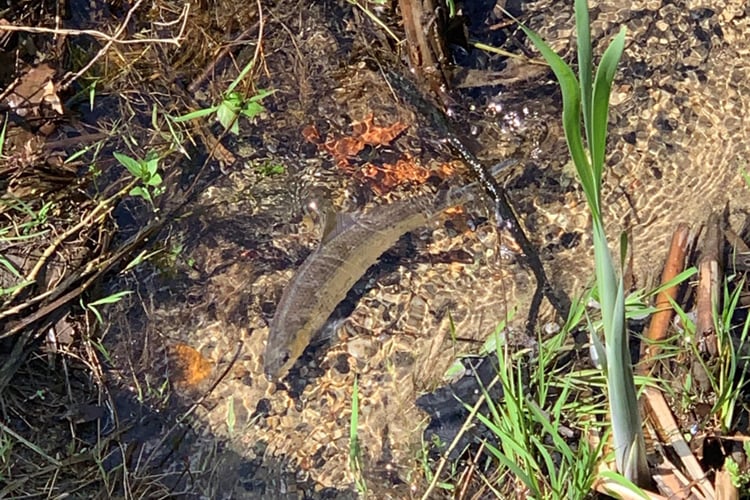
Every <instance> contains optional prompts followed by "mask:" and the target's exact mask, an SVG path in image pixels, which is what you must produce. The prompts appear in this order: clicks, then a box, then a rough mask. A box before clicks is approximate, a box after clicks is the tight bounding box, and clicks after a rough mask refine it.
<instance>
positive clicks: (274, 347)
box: [263, 330, 309, 381]
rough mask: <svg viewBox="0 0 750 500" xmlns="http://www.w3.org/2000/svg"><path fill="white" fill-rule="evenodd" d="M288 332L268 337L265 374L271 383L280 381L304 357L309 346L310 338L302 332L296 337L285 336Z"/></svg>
mask: <svg viewBox="0 0 750 500" xmlns="http://www.w3.org/2000/svg"><path fill="white" fill-rule="evenodd" d="M285 331H286V330H282V331H273V330H272V333H271V334H269V336H268V343H267V344H266V351H265V353H264V355H263V372H264V373H265V375H266V378H267V379H268V380H270V381H280V380H282V379H283V378H284V377H286V375H287V373H289V369H290V368H291V367H292V366H293V365H294V363H295V362H296V361H297V360H298V359H299V358H300V356H302V353H303V352H304V350H305V348H306V347H307V344H308V337H309V336H306V335H303V334H302V333H304V332H302V331H298V330H294V331H297V334H296V335H290V334H285Z"/></svg>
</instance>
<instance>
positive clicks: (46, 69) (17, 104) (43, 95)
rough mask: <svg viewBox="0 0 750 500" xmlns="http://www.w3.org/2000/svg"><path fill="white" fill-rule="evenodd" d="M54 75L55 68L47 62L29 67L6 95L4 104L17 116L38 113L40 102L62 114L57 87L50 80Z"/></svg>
mask: <svg viewBox="0 0 750 500" xmlns="http://www.w3.org/2000/svg"><path fill="white" fill-rule="evenodd" d="M54 76H55V70H54V69H53V68H52V67H51V66H49V65H48V64H40V65H39V66H36V67H33V68H30V69H29V70H28V71H27V72H26V73H25V74H24V75H23V76H21V78H20V79H19V80H18V81H17V83H16V84H15V86H14V87H13V90H11V91H10V93H9V94H8V95H7V97H6V98H5V104H7V105H8V107H10V109H12V110H13V111H15V112H16V114H17V115H18V116H28V115H30V114H39V107H40V106H41V105H42V104H47V105H49V106H50V107H51V108H52V109H53V110H54V111H55V112H56V113H59V114H62V113H63V109H62V103H61V102H60V98H59V97H58V96H57V87H56V85H55V83H54V82H53V81H52V79H53V77H54Z"/></svg>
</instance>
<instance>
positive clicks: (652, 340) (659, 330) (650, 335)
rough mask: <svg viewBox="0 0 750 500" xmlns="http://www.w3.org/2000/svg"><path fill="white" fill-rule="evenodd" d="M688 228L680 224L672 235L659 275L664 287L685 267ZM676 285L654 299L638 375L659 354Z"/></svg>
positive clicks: (665, 334)
mask: <svg viewBox="0 0 750 500" xmlns="http://www.w3.org/2000/svg"><path fill="white" fill-rule="evenodd" d="M689 233H690V227H689V226H688V225H687V224H685V223H680V224H678V225H677V227H676V228H675V230H674V233H672V243H671V245H670V247H669V255H668V256H667V262H666V264H665V265H664V271H663V272H662V275H661V283H662V285H664V284H665V283H668V282H670V281H672V280H673V279H674V278H675V277H676V276H677V275H678V274H680V273H681V272H682V270H683V268H684V265H685V255H686V253H687V247H688V236H689ZM677 288H678V287H677V285H675V286H671V287H669V288H667V289H664V290H662V291H661V292H659V295H657V297H656V312H655V313H654V314H652V315H651V321H650V323H649V325H648V330H647V332H646V339H647V342H644V343H643V345H642V346H641V362H640V364H639V365H638V366H637V367H636V371H637V373H639V374H642V375H643V374H647V373H648V372H649V371H650V370H651V368H652V367H653V364H654V361H653V360H654V358H655V357H656V355H657V354H658V352H659V346H658V345H656V342H660V341H662V340H664V339H665V338H666V337H667V329H668V327H669V323H670V321H671V320H672V314H674V310H673V309H672V304H671V302H673V301H674V300H675V299H676V297H677Z"/></svg>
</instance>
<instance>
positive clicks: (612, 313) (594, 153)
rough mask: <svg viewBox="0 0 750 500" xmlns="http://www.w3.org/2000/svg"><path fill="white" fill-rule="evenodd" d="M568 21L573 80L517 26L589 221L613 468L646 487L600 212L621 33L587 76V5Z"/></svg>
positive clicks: (620, 309)
mask: <svg viewBox="0 0 750 500" xmlns="http://www.w3.org/2000/svg"><path fill="white" fill-rule="evenodd" d="M575 16H576V32H577V37H578V78H576V75H575V73H574V72H573V70H572V69H571V68H570V66H569V65H568V64H567V63H565V61H563V59H562V58H561V57H560V56H559V55H557V54H556V53H555V52H554V51H553V50H552V49H551V48H550V47H549V45H547V44H546V43H545V42H544V41H543V40H542V39H541V38H540V37H539V36H537V35H536V34H535V33H534V32H533V31H531V30H530V29H528V28H526V27H525V26H523V25H521V28H522V29H523V30H524V33H526V35H527V36H528V37H529V39H530V40H531V41H532V42H533V43H534V45H535V46H536V47H537V49H539V51H540V52H541V54H542V56H543V57H544V59H545V60H546V61H547V62H548V63H549V65H550V67H551V68H552V71H553V72H554V73H555V76H556V77H557V80H558V82H559V84H560V88H561V90H562V99H563V112H562V120H563V129H564V131H565V139H566V141H567V144H568V149H569V151H570V154H571V157H572V158H573V162H574V164H575V167H576V172H577V174H578V179H579V182H580V183H581V186H582V188H583V192H584V195H585V197H586V201H587V203H588V207H589V211H590V212H591V217H592V222H593V235H594V260H595V276H596V290H597V292H598V298H599V303H600V305H601V313H602V327H603V330H604V339H605V346H602V345H601V341H599V338H598V334H597V333H596V332H595V331H594V332H592V342H593V343H594V346H595V348H596V350H597V353H598V357H599V359H600V361H601V364H602V369H603V370H604V372H605V373H606V376H607V388H608V395H609V406H610V416H611V420H612V436H613V440H614V448H615V462H616V464H617V468H618V470H619V472H620V473H621V474H622V475H623V476H624V477H625V478H627V479H628V480H629V481H632V482H633V483H635V484H636V485H638V486H643V485H645V484H647V483H648V481H650V476H649V470H648V463H647V462H646V450H645V444H644V440H643V429H642V427H641V417H640V413H639V409H638V408H639V407H638V399H637V396H636V389H635V382H634V378H633V367H632V365H631V362H630V353H629V350H628V332H627V329H626V325H625V292H624V286H623V282H622V272H620V273H617V272H616V271H615V264H614V259H613V257H612V253H611V251H610V249H609V245H608V241H607V236H606V233H605V231H604V220H603V215H602V209H601V186H602V174H603V171H604V153H605V147H606V142H607V122H608V115H609V96H610V92H611V89H612V81H613V79H614V75H615V71H616V69H617V64H618V63H619V60H620V57H621V55H622V52H623V49H624V46H625V30H624V28H623V29H621V30H620V32H619V34H618V35H617V36H616V37H615V38H614V40H613V41H612V42H611V43H610V45H609V47H607V49H606V50H605V51H604V54H603V55H602V59H601V62H600V63H599V67H598V68H597V70H596V75H594V70H593V63H592V46H591V32H590V25H589V11H588V3H587V1H586V0H575ZM581 114H583V128H584V130H585V137H586V144H587V145H588V150H587V149H586V148H585V146H584V141H583V136H582V134H581ZM624 243H625V242H624V240H621V245H620V248H621V250H620V253H621V255H622V254H624V252H625V250H624V249H625V244H624Z"/></svg>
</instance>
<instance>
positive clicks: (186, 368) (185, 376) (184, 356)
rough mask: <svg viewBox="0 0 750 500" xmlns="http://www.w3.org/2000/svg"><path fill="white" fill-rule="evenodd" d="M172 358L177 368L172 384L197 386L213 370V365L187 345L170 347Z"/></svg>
mask: <svg viewBox="0 0 750 500" xmlns="http://www.w3.org/2000/svg"><path fill="white" fill-rule="evenodd" d="M172 357H173V361H174V363H175V365H176V368H177V370H176V372H177V379H176V380H175V381H174V382H175V383H176V384H178V385H186V386H195V385H198V384H200V383H201V382H203V381H204V380H205V379H206V378H207V377H208V376H209V375H210V374H211V371H212V370H213V363H211V362H210V361H209V360H207V359H206V358H205V357H204V356H203V355H202V354H201V353H199V352H198V351H197V350H196V349H194V348H193V347H191V346H189V345H187V344H176V345H174V346H172Z"/></svg>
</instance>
